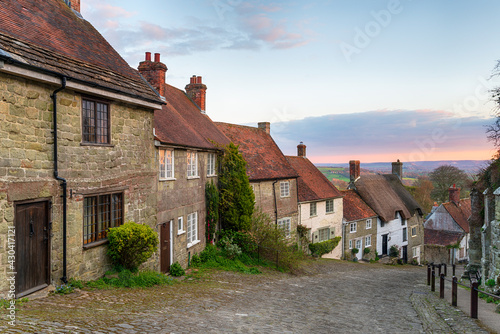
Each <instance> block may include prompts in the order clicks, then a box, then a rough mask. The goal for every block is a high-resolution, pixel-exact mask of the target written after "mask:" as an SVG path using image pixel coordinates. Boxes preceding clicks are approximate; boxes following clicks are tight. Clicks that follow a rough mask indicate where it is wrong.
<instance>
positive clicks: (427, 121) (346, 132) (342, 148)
mask: <svg viewBox="0 0 500 334" xmlns="http://www.w3.org/2000/svg"><path fill="white" fill-rule="evenodd" d="M492 121H493V120H492V119H484V118H479V117H461V118H460V117H456V116H455V115H454V114H453V113H451V112H446V111H441V110H378V111H369V112H363V113H357V114H340V115H326V116H321V117H309V118H305V119H302V120H293V121H289V122H281V123H275V124H272V125H271V131H272V133H273V137H274V139H275V140H276V142H277V143H278V145H279V146H280V147H281V148H282V150H283V151H284V152H285V154H295V151H296V146H297V144H298V143H299V142H300V141H303V142H304V143H305V144H306V145H307V147H308V156H310V157H314V156H318V157H319V156H330V157H331V158H332V160H331V161H335V157H336V156H347V155H350V156H352V157H356V156H358V157H361V156H364V155H366V156H368V155H370V156H373V155H386V154H388V153H393V154H404V155H405V156H404V157H401V158H402V159H404V160H406V161H414V160H439V159H438V157H439V154H440V152H457V155H458V154H459V153H460V152H465V151H475V150H485V151H487V150H489V149H492V145H491V144H490V143H488V142H487V140H486V135H485V125H488V124H491V123H492Z"/></svg>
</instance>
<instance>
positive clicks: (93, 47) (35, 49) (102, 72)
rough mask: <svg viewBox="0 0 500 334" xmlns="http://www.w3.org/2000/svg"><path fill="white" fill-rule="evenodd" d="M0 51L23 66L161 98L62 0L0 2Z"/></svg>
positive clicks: (153, 99) (144, 97)
mask: <svg viewBox="0 0 500 334" xmlns="http://www.w3.org/2000/svg"><path fill="white" fill-rule="evenodd" d="M0 50H3V51H6V53H5V52H4V53H3V56H4V57H8V58H10V59H12V60H13V61H17V62H20V63H22V64H26V65H30V66H34V67H38V68H41V69H44V70H48V71H52V72H56V73H58V74H61V75H64V76H67V77H69V78H72V79H75V80H81V81H84V82H87V83H91V84H94V85H96V86H102V87H105V88H108V89H112V90H118V91H120V92H123V93H125V94H128V95H132V96H135V97H137V98H141V99H144V100H148V101H153V102H156V103H158V102H160V101H161V100H160V99H159V97H158V96H157V95H156V93H155V92H154V90H153V89H151V88H150V87H149V86H148V85H147V83H146V82H145V80H144V79H142V78H141V76H140V75H139V73H138V72H137V71H136V70H134V69H132V68H131V67H130V66H129V65H128V64H127V62H126V61H125V60H124V59H123V58H122V57H121V56H120V55H119V54H118V53H117V52H116V51H115V50H114V49H113V47H112V46H111V45H110V44H109V43H108V42H107V41H106V40H105V39H104V37H102V36H101V34H100V33H99V32H98V31H97V30H96V29H95V28H94V27H93V26H92V25H91V24H90V23H89V22H88V21H86V20H84V19H82V18H80V17H78V16H77V15H76V14H75V13H74V12H73V11H72V10H71V9H70V8H69V7H68V6H67V5H66V4H65V3H64V2H63V1H62V0H45V1H38V0H4V1H0ZM0 54H2V52H0Z"/></svg>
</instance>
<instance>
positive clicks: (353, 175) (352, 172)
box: [349, 160, 361, 182]
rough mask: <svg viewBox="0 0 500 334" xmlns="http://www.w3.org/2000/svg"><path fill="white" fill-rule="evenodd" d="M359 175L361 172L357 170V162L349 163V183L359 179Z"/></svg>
mask: <svg viewBox="0 0 500 334" xmlns="http://www.w3.org/2000/svg"><path fill="white" fill-rule="evenodd" d="M360 175H361V170H360V168H359V160H351V161H349V176H350V179H351V182H354V181H356V180H357V179H359V176H360Z"/></svg>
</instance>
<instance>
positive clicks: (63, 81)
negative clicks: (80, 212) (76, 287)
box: [50, 77, 68, 284]
mask: <svg viewBox="0 0 500 334" xmlns="http://www.w3.org/2000/svg"><path fill="white" fill-rule="evenodd" d="M65 88H66V77H62V78H61V87H59V88H57V89H56V90H55V91H54V92H53V93H52V95H51V96H50V97H51V98H52V111H53V115H52V121H53V123H54V131H53V133H54V178H55V179H56V180H57V181H61V184H60V185H61V188H62V199H63V238H62V240H63V275H62V277H61V281H62V282H63V283H64V284H66V283H68V278H67V274H66V228H67V226H66V225H67V224H66V216H67V203H66V197H67V182H66V179H65V178H62V177H60V176H59V171H58V168H57V93H58V92H60V91H62V90H63V89H65Z"/></svg>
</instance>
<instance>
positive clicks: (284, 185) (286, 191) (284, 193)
mask: <svg viewBox="0 0 500 334" xmlns="http://www.w3.org/2000/svg"><path fill="white" fill-rule="evenodd" d="M280 196H281V197H289V196H290V182H288V181H283V182H280Z"/></svg>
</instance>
